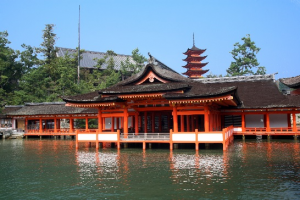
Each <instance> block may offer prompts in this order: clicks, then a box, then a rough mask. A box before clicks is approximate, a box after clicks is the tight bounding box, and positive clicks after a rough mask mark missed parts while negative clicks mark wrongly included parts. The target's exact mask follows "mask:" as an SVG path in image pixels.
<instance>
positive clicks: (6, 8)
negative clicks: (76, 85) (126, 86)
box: [0, 0, 300, 78]
mask: <svg viewBox="0 0 300 200" xmlns="http://www.w3.org/2000/svg"><path fill="white" fill-rule="evenodd" d="M79 5H80V6H81V48H82V49H85V50H90V51H101V52H106V51H107V50H113V51H115V52H116V53H119V54H127V55H130V54H131V51H132V50H133V49H135V48H137V47H138V48H139V49H140V52H141V53H142V54H143V55H144V56H147V53H148V52H150V53H151V54H152V55H153V56H154V57H156V58H158V59H159V60H160V61H162V62H164V63H165V64H166V65H168V66H169V67H171V68H173V69H174V70H176V71H178V72H180V73H182V72H185V69H184V68H182V66H183V65H185V62H183V61H182V59H184V58H185V56H184V55H183V54H182V53H183V52H185V51H186V50H187V48H191V47H192V44H193V39H192V35H193V33H195V43H196V46H197V47H198V48H203V49H207V51H206V53H204V54H206V55H208V57H207V58H206V59H205V61H206V62H209V64H208V65H206V67H204V69H209V70H210V72H212V73H213V74H223V75H225V74H226V69H227V68H228V67H229V65H230V62H231V61H233V59H232V56H231V54H230V53H229V52H230V51H231V50H232V49H233V44H234V43H236V42H241V38H242V37H244V36H246V34H250V35H251V39H252V40H253V41H254V42H255V43H256V45H257V46H258V47H260V48H261V51H260V52H259V53H258V55H257V57H258V61H259V62H260V64H261V65H262V66H265V67H266V68H267V73H268V74H272V73H276V72H278V75H276V78H284V77H292V76H297V75H300V52H299V47H300V0H232V1H225V0H219V1H216V0H181V1H178V0H165V1H163V0H135V1H129V0H127V1H126V0H118V1H117V0H111V1H107V0H105V1H101V0H97V1H96V0H95V1H92V0H51V1H50V0H0V20H1V21H0V31H4V30H7V31H8V33H9V40H10V41H11V45H10V46H11V47H12V48H13V49H20V50H21V49H22V48H21V44H22V43H25V44H28V45H31V46H39V44H40V43H41V42H42V30H43V29H44V27H45V24H55V25H56V27H55V33H56V34H57V37H58V40H57V43H56V46H58V47H66V48H76V47H77V45H78V6H79ZM147 58H148V56H147Z"/></svg>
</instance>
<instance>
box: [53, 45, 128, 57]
mask: <svg viewBox="0 0 300 200" xmlns="http://www.w3.org/2000/svg"><path fill="white" fill-rule="evenodd" d="M57 48H59V49H64V50H71V51H75V52H77V50H76V49H72V48H66V47H57ZM84 53H96V54H107V53H106V52H101V51H90V50H84ZM115 54H117V55H116V56H125V57H130V56H131V55H126V54H118V53H115Z"/></svg>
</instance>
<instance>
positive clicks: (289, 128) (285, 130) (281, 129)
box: [270, 127, 293, 133]
mask: <svg viewBox="0 0 300 200" xmlns="http://www.w3.org/2000/svg"><path fill="white" fill-rule="evenodd" d="M270 131H271V132H275V133H276V132H293V127H278V128H270Z"/></svg>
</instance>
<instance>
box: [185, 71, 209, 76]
mask: <svg viewBox="0 0 300 200" xmlns="http://www.w3.org/2000/svg"><path fill="white" fill-rule="evenodd" d="M208 71H209V69H207V70H188V71H186V72H184V73H182V74H184V75H187V76H189V77H193V75H194V76H202V75H203V74H205V73H206V72H208Z"/></svg>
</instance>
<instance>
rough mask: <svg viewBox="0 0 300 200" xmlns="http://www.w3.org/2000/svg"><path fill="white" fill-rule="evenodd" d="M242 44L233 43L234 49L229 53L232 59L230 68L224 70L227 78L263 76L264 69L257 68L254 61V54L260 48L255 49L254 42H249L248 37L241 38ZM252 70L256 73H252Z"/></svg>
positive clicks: (256, 62) (255, 60) (261, 67)
mask: <svg viewBox="0 0 300 200" xmlns="http://www.w3.org/2000/svg"><path fill="white" fill-rule="evenodd" d="M242 40H243V41H244V43H243V44H240V43H238V42H237V43H235V44H234V49H233V50H232V51H231V52H230V53H231V54H232V57H233V59H234V62H231V64H230V67H229V68H228V69H227V70H226V71H227V74H228V75H229V76H243V75H263V74H266V69H265V67H263V66H259V63H258V61H257V59H256V54H257V53H258V52H259V51H260V48H258V47H256V45H255V42H253V41H251V38H250V35H249V34H247V35H246V37H243V38H242ZM254 68H257V71H256V72H254V71H253V70H254Z"/></svg>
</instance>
